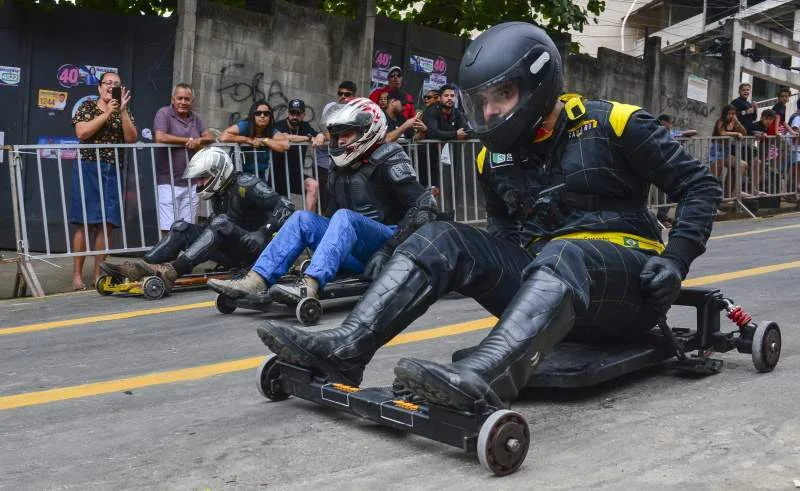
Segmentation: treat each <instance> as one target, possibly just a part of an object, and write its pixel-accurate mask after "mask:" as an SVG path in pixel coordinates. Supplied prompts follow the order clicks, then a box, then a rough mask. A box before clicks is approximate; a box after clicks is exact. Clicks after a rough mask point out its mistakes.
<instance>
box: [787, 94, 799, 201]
mask: <svg viewBox="0 0 800 491" xmlns="http://www.w3.org/2000/svg"><path fill="white" fill-rule="evenodd" d="M789 127H790V128H792V130H794V131H795V132H796V133H800V98H798V99H797V110H796V111H795V112H794V114H792V115H791V116H789ZM797 140H798V139H797V138H793V139H792V156H791V159H790V160H789V166H790V167H789V173H788V175H787V176H786V180H787V181H788V182H787V189H788V191H789V192H790V193H795V194H794V195H793V196H787V197H786V200H787V201H789V202H792V203H797V195H798V194H800V180H798V179H800V142H798V141H797Z"/></svg>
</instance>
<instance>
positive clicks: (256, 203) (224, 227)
mask: <svg viewBox="0 0 800 491" xmlns="http://www.w3.org/2000/svg"><path fill="white" fill-rule="evenodd" d="M184 177H185V178H189V179H193V180H194V181H195V182H198V183H200V185H199V186H198V192H197V194H198V197H199V198H200V199H205V200H210V201H211V209H212V211H213V215H212V216H211V217H210V220H209V223H208V225H206V226H201V225H195V224H193V223H188V222H186V221H184V220H178V221H177V222H175V223H173V224H172V227H170V230H169V233H168V234H167V235H166V236H165V237H164V238H163V239H161V241H159V242H158V244H156V245H155V246H153V248H152V249H150V250H149V251H148V252H147V254H145V256H144V261H125V262H124V263H122V264H121V265H119V266H117V265H113V264H110V263H104V264H103V266H102V267H103V269H104V270H105V271H106V272H108V273H110V274H120V275H122V276H124V277H128V278H130V279H132V280H134V281H138V280H140V279H142V278H143V277H145V276H150V275H158V276H159V277H161V278H162V279H163V280H164V282H165V284H166V286H167V289H170V288H171V287H172V285H173V283H174V282H175V280H176V279H177V278H179V277H180V276H182V275H185V274H188V273H190V272H191V271H192V269H193V268H194V267H195V266H196V265H198V264H200V263H202V262H204V261H207V260H212V261H215V262H217V263H218V264H219V265H221V266H223V267H227V268H237V267H247V266H250V265H251V264H253V261H255V259H256V258H257V257H258V255H259V254H260V253H261V251H262V250H263V249H264V247H265V246H266V245H267V243H269V241H270V239H271V238H272V236H273V235H274V234H275V233H276V232H277V231H278V229H280V227H281V226H282V225H283V224H284V223H285V222H286V220H287V219H288V218H289V216H290V215H291V214H292V212H293V211H294V205H293V204H292V203H291V202H290V201H289V200H287V199H286V198H284V197H282V196H280V195H279V194H277V193H276V192H275V191H273V190H272V189H271V188H270V187H269V186H267V184H266V183H265V182H264V181H262V180H260V179H258V178H257V177H256V176H254V175H253V174H248V173H241V172H236V171H234V166H233V162H232V161H231V159H230V157H229V156H228V154H227V153H226V152H225V151H224V150H222V149H221V148H217V147H207V148H205V149H203V150H201V151H200V152H198V153H197V154H195V155H194V156H193V157H192V159H191V161H190V162H189V164H188V165H187V167H186V171H185V173H184Z"/></svg>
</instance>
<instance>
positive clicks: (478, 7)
mask: <svg viewBox="0 0 800 491" xmlns="http://www.w3.org/2000/svg"><path fill="white" fill-rule="evenodd" d="M4 1H5V0H0V5H1V4H2V3H3V2H4ZM14 1H15V2H17V3H18V4H21V5H23V6H25V7H26V8H42V9H52V8H54V7H55V6H56V5H59V6H63V7H73V6H74V7H83V8H91V9H96V10H103V11H106V12H116V13H122V14H145V15H164V14H165V13H167V12H174V11H175V9H176V8H177V5H178V0H74V5H73V3H70V2H67V1H65V0H14ZM213 1H214V2H215V3H221V4H224V5H231V6H235V7H244V0H213ZM295 3H299V4H303V5H309V4H315V5H316V7H317V8H318V9H320V10H323V11H325V12H329V13H332V14H338V15H343V16H345V17H349V18H351V19H355V18H356V17H357V16H358V9H359V3H360V0H295ZM418 3H420V2H419V0H376V4H377V10H378V14H379V15H385V16H387V17H390V18H392V19H397V20H402V21H405V22H411V23H414V24H418V25H421V26H427V27H431V28H434V29H438V30H440V31H445V32H449V33H451V34H455V35H457V36H468V35H469V34H470V33H471V32H472V31H483V30H485V29H487V28H488V27H489V26H492V25H494V24H497V23H498V22H503V21H512V20H519V21H526V22H536V23H538V24H539V25H541V26H542V27H544V28H545V29H547V30H549V31H558V32H564V31H568V30H570V29H576V30H578V31H582V30H583V27H584V26H585V25H586V24H587V23H588V22H589V21H590V19H591V17H592V16H597V15H600V13H601V12H602V11H603V10H605V8H606V3H605V1H603V0H589V2H588V3H587V5H586V7H585V8H584V7H581V6H578V5H575V4H574V3H573V2H572V1H571V0H465V1H462V0H425V1H424V2H423V3H422V6H421V8H418V7H416V5H417V4H418Z"/></svg>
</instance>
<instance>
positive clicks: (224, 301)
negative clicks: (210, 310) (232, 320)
mask: <svg viewBox="0 0 800 491" xmlns="http://www.w3.org/2000/svg"><path fill="white" fill-rule="evenodd" d="M216 304H217V310H219V312H220V314H232V313H233V312H234V311H235V310H236V301H235V300H233V299H230V298H228V297H226V296H225V295H223V294H221V293H220V294H219V295H217V301H216Z"/></svg>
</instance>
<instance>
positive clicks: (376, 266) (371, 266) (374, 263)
mask: <svg viewBox="0 0 800 491" xmlns="http://www.w3.org/2000/svg"><path fill="white" fill-rule="evenodd" d="M391 257H392V255H391V254H390V253H388V252H386V251H385V250H383V249H378V252H376V253H375V254H373V255H372V257H371V258H369V261H367V265H366V266H364V277H365V278H369V279H371V280H375V279H376V278H378V275H379V274H380V273H381V269H383V265H384V264H386V261H388V260H389V259H391Z"/></svg>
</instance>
